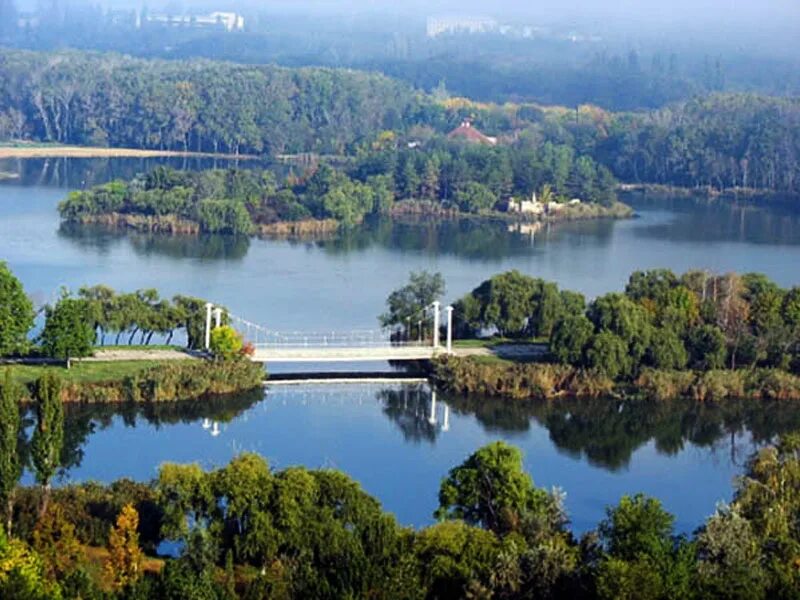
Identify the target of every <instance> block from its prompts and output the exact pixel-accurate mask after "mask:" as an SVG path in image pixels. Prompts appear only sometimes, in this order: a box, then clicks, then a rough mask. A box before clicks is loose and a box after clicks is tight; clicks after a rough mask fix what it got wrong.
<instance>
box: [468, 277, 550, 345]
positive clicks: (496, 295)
mask: <svg viewBox="0 0 800 600" xmlns="http://www.w3.org/2000/svg"><path fill="white" fill-rule="evenodd" d="M541 284H542V282H541V280H538V279H534V278H532V277H528V276H527V275H523V274H522V273H520V272H519V271H516V270H515V271H508V272H506V273H501V274H500V275H495V276H494V277H492V278H491V279H488V280H486V281H484V282H483V283H481V285H479V286H478V287H477V288H475V289H474V290H472V292H471V295H472V296H473V297H475V298H476V299H477V300H478V302H479V304H480V323H479V324H480V327H481V328H483V329H496V330H497V332H498V333H499V334H500V335H502V336H509V337H520V336H524V335H525V334H526V333H528V328H529V321H530V318H531V315H532V314H533V310H534V296H535V295H536V294H537V292H538V291H539V289H540V286H541Z"/></svg>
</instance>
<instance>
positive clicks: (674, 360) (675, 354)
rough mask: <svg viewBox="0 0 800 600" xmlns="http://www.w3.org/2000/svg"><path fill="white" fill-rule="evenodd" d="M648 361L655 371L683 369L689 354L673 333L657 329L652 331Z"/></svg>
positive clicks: (668, 330)
mask: <svg viewBox="0 0 800 600" xmlns="http://www.w3.org/2000/svg"><path fill="white" fill-rule="evenodd" d="M647 354H648V360H649V362H650V364H652V365H653V366H654V367H655V368H656V369H677V370H681V369H685V368H686V364H687V363H688V362H689V353H688V352H687V351H686V346H685V345H684V343H683V341H682V340H681V339H680V338H679V337H678V336H677V335H676V334H675V332H674V331H672V330H670V329H666V328H663V327H661V328H658V329H655V330H654V331H653V336H652V338H651V340H650V348H649V349H648V351H647Z"/></svg>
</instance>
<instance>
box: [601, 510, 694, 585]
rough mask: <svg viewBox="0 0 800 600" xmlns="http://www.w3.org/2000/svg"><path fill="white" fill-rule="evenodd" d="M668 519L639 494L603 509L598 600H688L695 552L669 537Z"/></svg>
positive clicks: (666, 515)
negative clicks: (602, 553) (673, 599)
mask: <svg viewBox="0 0 800 600" xmlns="http://www.w3.org/2000/svg"><path fill="white" fill-rule="evenodd" d="M673 522H674V518H673V517H672V515H670V514H669V513H667V512H666V511H664V509H663V508H662V507H661V503H660V502H659V501H658V500H655V499H654V498H647V497H645V496H643V495H641V494H638V495H636V496H633V497H630V496H624V497H623V498H622V500H620V503H619V505H617V506H616V507H613V508H609V509H608V510H607V517H606V518H605V519H604V520H603V521H602V522H601V523H600V526H599V527H598V533H599V535H600V541H601V543H602V547H603V550H604V555H603V556H602V557H601V559H600V562H599V565H598V567H597V575H596V578H597V579H596V585H597V592H598V596H599V597H600V598H602V599H608V600H612V599H617V598H629V599H631V600H633V599H641V600H660V599H663V600H668V599H671V598H687V597H690V596H691V592H692V588H691V583H692V573H693V571H694V569H695V557H694V549H693V548H692V546H691V545H690V544H687V543H686V542H685V541H684V540H682V539H676V538H673V536H672V532H673Z"/></svg>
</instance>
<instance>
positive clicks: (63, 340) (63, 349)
mask: <svg viewBox="0 0 800 600" xmlns="http://www.w3.org/2000/svg"><path fill="white" fill-rule="evenodd" d="M94 323H95V321H94V319H93V318H92V306H91V304H90V302H89V301H88V300H84V299H80V298H70V297H69V296H67V294H66V292H65V293H64V294H63V295H62V297H61V299H60V300H59V301H58V302H57V303H56V305H55V306H48V307H47V310H46V316H45V324H44V329H43V330H42V333H41V335H40V336H39V339H40V341H41V344H42V350H43V351H44V353H45V354H46V355H47V356H49V357H51V358H61V359H70V358H74V357H81V356H89V355H90V354H91V353H92V348H93V346H94V338H95V335H96V334H95V328H94Z"/></svg>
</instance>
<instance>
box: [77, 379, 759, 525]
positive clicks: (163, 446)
mask: <svg viewBox="0 0 800 600" xmlns="http://www.w3.org/2000/svg"><path fill="white" fill-rule="evenodd" d="M403 390H406V392H407V393H406V395H405V396H404V394H403ZM448 404H450V405H451V406H448ZM430 407H431V398H430V394H429V391H428V389H427V386H425V387H424V388H418V387H417V386H407V387H404V386H401V385H399V384H398V385H393V386H386V385H378V384H369V383H364V384H354V385H330V384H329V385H325V386H316V385H315V386H310V385H298V386H275V387H273V388H271V389H269V390H268V391H267V392H266V397H265V399H264V400H263V401H262V402H257V403H256V404H254V405H252V406H251V407H250V408H248V409H246V410H244V412H242V413H240V414H238V415H237V416H235V417H234V418H233V419H232V420H230V421H229V422H226V421H224V420H223V421H216V423H217V424H216V425H215V424H214V423H215V421H214V417H213V416H212V417H211V418H210V419H208V420H207V421H204V419H202V418H200V416H199V415H198V416H197V418H196V419H195V420H193V421H191V422H188V423H180V422H179V423H178V424H171V425H169V424H162V425H161V426H160V427H159V426H154V425H152V424H149V423H148V422H147V421H146V420H145V419H143V418H141V417H139V418H137V419H136V421H135V423H136V425H135V427H131V426H126V425H125V424H124V422H123V420H122V418H121V417H119V416H117V417H113V418H111V419H110V420H109V421H108V422H107V423H106V426H105V427H100V426H98V427H97V430H96V432H95V433H94V434H92V435H90V436H89V437H88V440H87V442H86V443H85V446H84V448H83V450H84V456H83V460H82V463H81V465H80V467H78V468H76V469H73V470H72V471H71V472H70V473H69V475H68V478H69V479H70V480H72V481H84V480H89V479H96V480H101V481H109V480H113V479H116V478H118V477H122V476H127V477H133V478H136V479H148V478H151V477H154V476H155V475H156V472H157V468H158V465H159V464H161V463H162V462H164V461H177V462H197V463H199V464H201V465H202V466H203V467H206V468H210V467H215V466H220V465H223V464H225V463H227V462H228V461H229V460H230V459H231V458H232V457H233V456H235V455H236V454H238V453H239V452H242V451H252V452H257V453H259V454H261V455H263V456H265V457H266V458H268V460H269V462H270V464H271V465H272V466H273V467H275V468H278V469H281V468H285V467H287V466H290V465H297V464H300V465H305V466H308V467H314V468H316V467H330V468H336V469H341V470H343V471H345V472H346V473H348V474H349V475H350V476H352V477H353V478H355V479H356V480H358V481H359V482H360V483H361V484H362V485H363V486H364V488H365V489H366V490H367V491H368V492H369V493H371V494H373V495H375V496H376V497H378V498H379V499H380V500H381V501H382V502H383V504H384V506H385V507H386V509H387V510H389V511H391V512H393V513H395V514H396V515H397V517H398V519H399V520H400V522H401V523H404V524H412V525H424V524H427V523H430V522H431V513H432V511H433V510H434V508H435V505H436V497H437V492H438V486H439V483H440V481H441V479H442V477H444V476H445V475H446V473H447V471H448V470H449V469H450V468H452V467H453V466H455V465H457V464H458V463H460V462H461V461H462V460H463V459H464V458H465V457H466V456H467V455H469V454H470V453H471V452H473V451H474V450H475V449H477V448H478V447H480V446H482V445H484V444H486V443H488V442H490V441H493V440H496V439H501V438H502V439H507V440H509V441H510V442H511V443H513V444H516V445H518V446H520V447H521V448H522V450H523V452H524V455H525V464H526V467H527V468H528V469H529V471H530V472H531V474H532V476H533V477H534V480H535V482H536V484H537V485H539V486H544V487H547V488H549V487H551V486H559V487H561V488H563V490H564V491H566V493H567V506H568V509H569V512H570V515H571V517H572V520H573V522H574V524H575V527H576V528H577V529H579V530H581V531H582V530H585V529H587V528H590V527H592V526H594V525H595V524H596V522H597V521H599V520H600V519H601V518H602V515H603V510H604V507H605V506H606V505H608V504H612V503H616V502H617V501H618V500H619V498H620V497H621V496H622V495H623V494H632V493H636V492H644V493H647V494H651V495H654V496H657V497H659V498H660V499H661V500H662V501H663V502H664V504H665V506H666V507H667V509H669V510H670V511H672V512H673V513H675V514H676V515H677V519H678V523H679V527H680V528H681V529H682V530H685V531H689V530H691V529H693V528H694V527H695V526H696V525H698V524H699V523H700V522H701V521H702V519H703V518H704V517H705V516H706V515H708V514H709V513H711V512H713V509H714V506H715V504H716V502H717V501H719V500H729V499H730V496H731V493H732V480H733V478H734V476H735V475H737V474H738V469H739V467H737V466H736V465H735V464H733V462H732V461H731V459H730V455H729V446H728V443H729V442H730V439H729V438H728V436H727V434H725V435H721V437H720V439H718V440H717V441H716V442H714V443H713V444H711V446H710V447H708V446H705V447H701V446H697V445H694V444H693V443H691V442H688V441H683V442H682V444H680V445H679V446H678V448H676V449H675V450H674V453H672V454H666V453H663V452H659V451H658V450H657V449H656V447H655V444H654V442H653V441H652V439H650V441H647V440H648V438H649V436H650V435H652V433H651V434H648V435H647V436H645V438H644V439H643V440H642V442H641V443H636V444H634V445H633V447H632V448H631V449H630V451H632V454H631V455H630V456H629V460H626V461H625V462H624V464H622V465H621V466H619V467H616V468H614V469H609V468H606V467H603V466H600V465H598V464H596V463H595V464H592V462H590V461H588V460H587V458H586V456H585V454H584V452H581V451H578V452H575V451H566V450H563V449H560V448H558V446H557V445H556V444H555V443H554V442H553V440H552V434H551V432H549V431H548V429H547V428H545V427H543V426H542V425H541V424H540V423H539V422H538V421H536V420H531V419H530V417H527V419H528V420H529V426H528V427H527V429H525V430H519V429H517V430H512V431H509V432H508V433H506V432H505V430H504V429H503V428H502V427H492V428H488V427H487V426H486V425H485V424H483V423H482V422H480V421H478V419H477V418H476V417H475V415H473V414H471V413H470V412H468V411H467V412H464V411H463V410H459V409H458V407H457V405H453V404H452V401H451V402H449V403H448V402H447V400H446V398H445V397H444V396H442V395H441V394H440V395H438V397H437V403H436V412H435V414H436V423H435V425H432V424H431V423H430V415H431V412H430ZM446 407H447V408H446ZM88 410H92V409H88ZM445 410H447V412H448V417H447V420H448V425H449V428H448V430H447V431H443V425H444V413H445ZM675 418H676V419H680V418H681V416H676V417H675ZM109 423H110V424H109ZM215 430H216V431H218V432H219V435H212V434H213V433H214V432H215ZM742 431H746V429H743V430H742ZM735 439H736V443H737V446H738V452H739V453H740V455H741V456H746V455H747V453H749V452H750V451H751V449H752V446H751V443H750V441H749V440H750V436H749V434H747V433H741V432H740V433H737V434H736V436H735ZM587 443H591V440H589V441H588V442H587ZM626 452H627V450H626ZM110 457H113V458H110ZM737 462H738V461H737ZM689 490H690V491H691V493H687V491H689Z"/></svg>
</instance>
